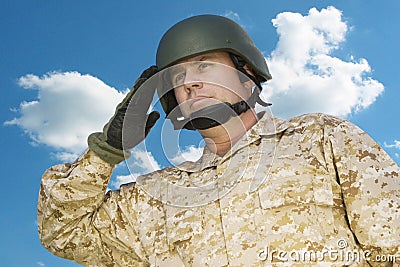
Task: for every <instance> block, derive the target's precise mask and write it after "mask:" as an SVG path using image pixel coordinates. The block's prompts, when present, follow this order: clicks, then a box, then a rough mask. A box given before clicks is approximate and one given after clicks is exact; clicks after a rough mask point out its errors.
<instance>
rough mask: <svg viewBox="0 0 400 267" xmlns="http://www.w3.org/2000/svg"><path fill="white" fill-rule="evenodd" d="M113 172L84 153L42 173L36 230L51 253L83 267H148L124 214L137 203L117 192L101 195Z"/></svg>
mask: <svg viewBox="0 0 400 267" xmlns="http://www.w3.org/2000/svg"><path fill="white" fill-rule="evenodd" d="M112 171H113V165H110V164H108V163H106V162H104V161H103V160H101V159H100V158H99V157H97V156H96V155H95V154H94V152H92V151H90V150H88V151H87V152H86V153H85V154H83V156H81V157H80V158H79V159H78V160H77V161H76V162H75V163H73V164H62V165H57V166H54V167H51V168H50V169H48V170H47V171H46V172H45V173H44V175H43V177H42V183H41V188H40V194H39V203H38V228H39V236H40V240H41V242H42V244H43V246H44V247H46V248H47V249H48V250H49V251H50V252H52V253H53V254H55V255H57V256H59V257H63V258H66V259H70V260H73V261H76V262H78V263H80V264H83V265H84V266H119V265H121V264H122V265H124V266H147V264H146V263H145V262H144V259H145V253H144V251H143V248H142V246H141V244H140V240H139V239H138V236H137V234H136V231H135V229H134V225H135V222H134V218H135V217H134V214H133V215H128V214H130V213H131V212H132V211H134V208H135V207H134V205H135V204H136V203H135V202H130V203H128V201H127V200H126V198H125V197H123V194H121V193H120V192H119V191H115V192H113V191H111V192H109V193H108V194H107V195H105V192H106V189H107V185H108V182H109V178H110V176H111V174H112ZM130 194H134V190H133V192H131V193H130ZM131 206H132V207H131ZM116 262H118V264H116Z"/></svg>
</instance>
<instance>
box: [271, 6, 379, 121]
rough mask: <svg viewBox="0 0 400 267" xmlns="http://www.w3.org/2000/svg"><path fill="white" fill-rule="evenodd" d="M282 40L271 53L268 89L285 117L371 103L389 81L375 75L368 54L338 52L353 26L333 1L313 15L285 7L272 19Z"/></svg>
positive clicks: (342, 112)
mask: <svg viewBox="0 0 400 267" xmlns="http://www.w3.org/2000/svg"><path fill="white" fill-rule="evenodd" d="M272 23H273V25H274V26H275V27H276V29H277V33H278V35H279V41H278V43H277V45H276V48H275V50H274V51H273V52H272V53H271V55H270V57H269V58H268V59H267V61H268V65H269V67H270V71H271V74H272V76H273V79H272V80H271V81H270V82H268V83H267V84H266V85H265V87H264V90H263V94H264V97H265V98H267V99H268V100H269V101H270V102H272V103H273V106H272V111H273V112H274V114H275V115H277V116H280V117H285V118H287V117H291V116H295V115H299V114H303V113H310V112H323V113H328V114H333V115H338V116H346V115H349V114H350V113H352V112H357V111H359V110H361V109H364V108H367V107H368V106H370V105H371V104H372V103H373V102H374V101H375V100H376V98H377V97H378V96H379V95H380V94H381V93H382V92H383V90H384V86H383V85H382V84H381V83H380V82H378V81H376V80H374V79H372V78H371V77H370V76H369V75H370V74H371V67H370V66H369V64H368V61H367V60H366V59H359V60H358V61H355V60H354V57H353V56H349V58H350V61H344V60H342V59H340V58H337V57H334V56H332V52H333V51H335V50H337V49H339V48H340V45H341V44H342V43H343V42H344V41H345V36H346V33H347V32H348V26H347V24H346V22H345V21H343V19H342V14H341V11H339V10H338V9H336V8H334V7H328V8H326V9H322V10H321V11H318V10H317V9H315V8H312V9H310V10H309V13H308V15H306V16H303V15H301V14H299V13H292V12H284V13H280V14H278V15H277V16H276V18H275V19H273V20H272Z"/></svg>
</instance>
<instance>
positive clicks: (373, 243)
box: [330, 121, 400, 266]
mask: <svg viewBox="0 0 400 267" xmlns="http://www.w3.org/2000/svg"><path fill="white" fill-rule="evenodd" d="M330 141H331V144H332V149H333V153H334V158H335V159H334V160H335V166H336V168H337V173H338V178H339V182H340V186H341V189H342V195H343V200H344V205H345V208H346V212H347V216H348V221H349V225H350V228H351V230H352V231H353V233H354V235H355V237H356V239H357V240H358V242H359V243H360V246H361V248H362V249H363V250H364V252H367V254H366V255H367V256H369V257H368V258H369V263H370V264H371V265H372V266H392V265H391V263H390V262H386V263H383V262H381V260H383V259H387V260H388V261H393V259H396V263H395V266H398V265H396V264H399V262H400V248H399V247H400V177H399V174H400V170H399V166H398V165H397V164H396V163H395V162H394V161H393V160H392V159H391V158H390V156H389V155H388V154H387V153H386V152H385V151H383V149H382V148H381V147H380V146H379V145H378V144H377V143H376V142H375V141H373V140H372V139H371V138H370V137H369V136H368V135H367V134H366V133H365V132H363V131H362V130H361V129H359V128H358V127H356V126H355V125H353V124H351V123H350V122H347V121H344V122H342V123H341V124H340V125H339V126H337V127H334V129H333V130H332V131H331V135H330ZM386 264H389V265H386Z"/></svg>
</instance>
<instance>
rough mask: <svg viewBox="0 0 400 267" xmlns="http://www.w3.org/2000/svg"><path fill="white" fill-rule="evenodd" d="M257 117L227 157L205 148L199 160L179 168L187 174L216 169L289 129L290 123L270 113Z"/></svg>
mask: <svg viewBox="0 0 400 267" xmlns="http://www.w3.org/2000/svg"><path fill="white" fill-rule="evenodd" d="M257 115H258V117H259V118H260V119H259V120H258V122H257V123H256V124H255V125H254V126H253V127H252V128H251V129H250V130H249V131H247V132H246V134H245V135H244V136H243V137H242V138H241V139H240V140H239V141H238V142H237V143H236V144H235V145H234V146H233V147H232V148H231V149H230V150H229V151H228V152H227V153H226V154H225V155H223V156H218V155H216V154H214V153H213V152H211V151H210V150H209V149H208V148H207V147H205V148H204V150H203V154H202V156H201V157H200V159H199V160H197V161H196V162H191V161H187V162H184V163H182V164H180V165H178V166H177V168H179V169H181V170H183V171H187V172H196V171H202V170H204V169H206V168H210V167H216V166H217V165H219V164H220V163H222V162H223V161H225V160H227V159H228V158H230V157H231V156H232V155H234V154H235V153H236V152H237V151H238V150H239V149H241V148H243V147H246V146H248V145H249V144H251V143H254V142H257V141H258V140H260V139H261V138H268V137H273V136H275V135H277V134H279V133H281V132H284V131H285V130H286V129H287V128H288V127H289V122H288V121H285V120H281V119H279V118H277V117H275V116H273V115H272V114H271V113H270V112H269V111H265V112H261V113H258V114H257Z"/></svg>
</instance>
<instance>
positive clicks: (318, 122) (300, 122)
mask: <svg viewBox="0 0 400 267" xmlns="http://www.w3.org/2000/svg"><path fill="white" fill-rule="evenodd" d="M287 123H289V125H290V126H292V127H294V128H305V127H313V128H320V127H332V128H333V127H337V126H340V125H341V124H348V123H350V122H349V121H347V120H345V119H343V118H339V117H336V116H332V115H328V114H324V113H309V114H303V115H300V116H297V117H294V118H291V119H288V120H287Z"/></svg>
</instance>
